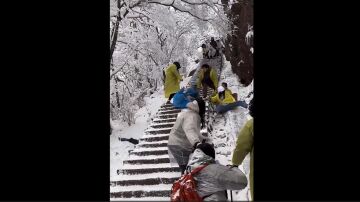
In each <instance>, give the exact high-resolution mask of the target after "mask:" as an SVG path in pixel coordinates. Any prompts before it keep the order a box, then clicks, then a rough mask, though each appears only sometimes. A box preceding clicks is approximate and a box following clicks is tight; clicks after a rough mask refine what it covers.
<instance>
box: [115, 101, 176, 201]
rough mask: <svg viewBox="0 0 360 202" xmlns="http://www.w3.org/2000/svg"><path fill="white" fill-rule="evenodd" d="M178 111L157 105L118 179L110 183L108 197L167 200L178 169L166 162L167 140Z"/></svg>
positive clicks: (116, 198) (167, 157) (168, 106)
mask: <svg viewBox="0 0 360 202" xmlns="http://www.w3.org/2000/svg"><path fill="white" fill-rule="evenodd" d="M180 111H181V110H179V109H175V108H174V107H173V106H172V105H171V104H165V105H163V106H161V108H160V109H159V111H158V113H157V117H156V118H155V119H153V121H152V123H151V124H150V125H149V128H148V129H147V130H146V131H145V134H144V135H143V137H142V138H140V140H139V144H138V145H137V146H136V148H135V149H134V150H133V151H131V152H130V156H129V159H128V160H125V161H123V167H122V169H121V170H118V174H119V175H118V178H117V179H118V180H115V181H111V182H110V199H111V200H130V199H132V200H169V195H170V190H171V186H172V184H173V183H174V181H175V180H177V179H179V177H180V169H179V168H178V167H177V166H176V167H173V165H171V164H170V158H169V155H168V149H167V142H168V139H169V134H170V131H171V128H172V127H173V125H174V123H175V121H176V117H177V115H178V113H179V112H180Z"/></svg>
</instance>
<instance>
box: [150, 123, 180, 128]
mask: <svg viewBox="0 0 360 202" xmlns="http://www.w3.org/2000/svg"><path fill="white" fill-rule="evenodd" d="M174 124H175V122H170V123H161V124H153V125H150V127H151V128H172V127H173V126H174Z"/></svg>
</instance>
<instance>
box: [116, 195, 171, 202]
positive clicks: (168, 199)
mask: <svg viewBox="0 0 360 202" xmlns="http://www.w3.org/2000/svg"><path fill="white" fill-rule="evenodd" d="M111 201H168V202H170V198H169V197H168V196H166V197H141V198H111Z"/></svg>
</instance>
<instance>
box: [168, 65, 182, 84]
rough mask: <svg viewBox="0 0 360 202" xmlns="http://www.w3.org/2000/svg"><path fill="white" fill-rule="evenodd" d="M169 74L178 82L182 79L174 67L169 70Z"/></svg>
mask: <svg viewBox="0 0 360 202" xmlns="http://www.w3.org/2000/svg"><path fill="white" fill-rule="evenodd" d="M171 73H172V74H173V75H174V76H175V78H176V79H177V80H178V81H180V80H181V79H182V78H181V75H180V74H179V71H178V70H177V69H176V65H174V66H173V67H172V68H171Z"/></svg>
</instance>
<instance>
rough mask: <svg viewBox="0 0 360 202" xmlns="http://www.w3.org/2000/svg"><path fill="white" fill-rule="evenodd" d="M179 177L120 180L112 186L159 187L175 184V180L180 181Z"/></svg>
mask: <svg viewBox="0 0 360 202" xmlns="http://www.w3.org/2000/svg"><path fill="white" fill-rule="evenodd" d="M178 179H179V178H178V177H171V178H165V177H164V178H162V177H161V178H159V177H158V178H148V179H141V180H120V181H111V182H110V186H131V185H157V184H173V183H174V182H175V180H178Z"/></svg>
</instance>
